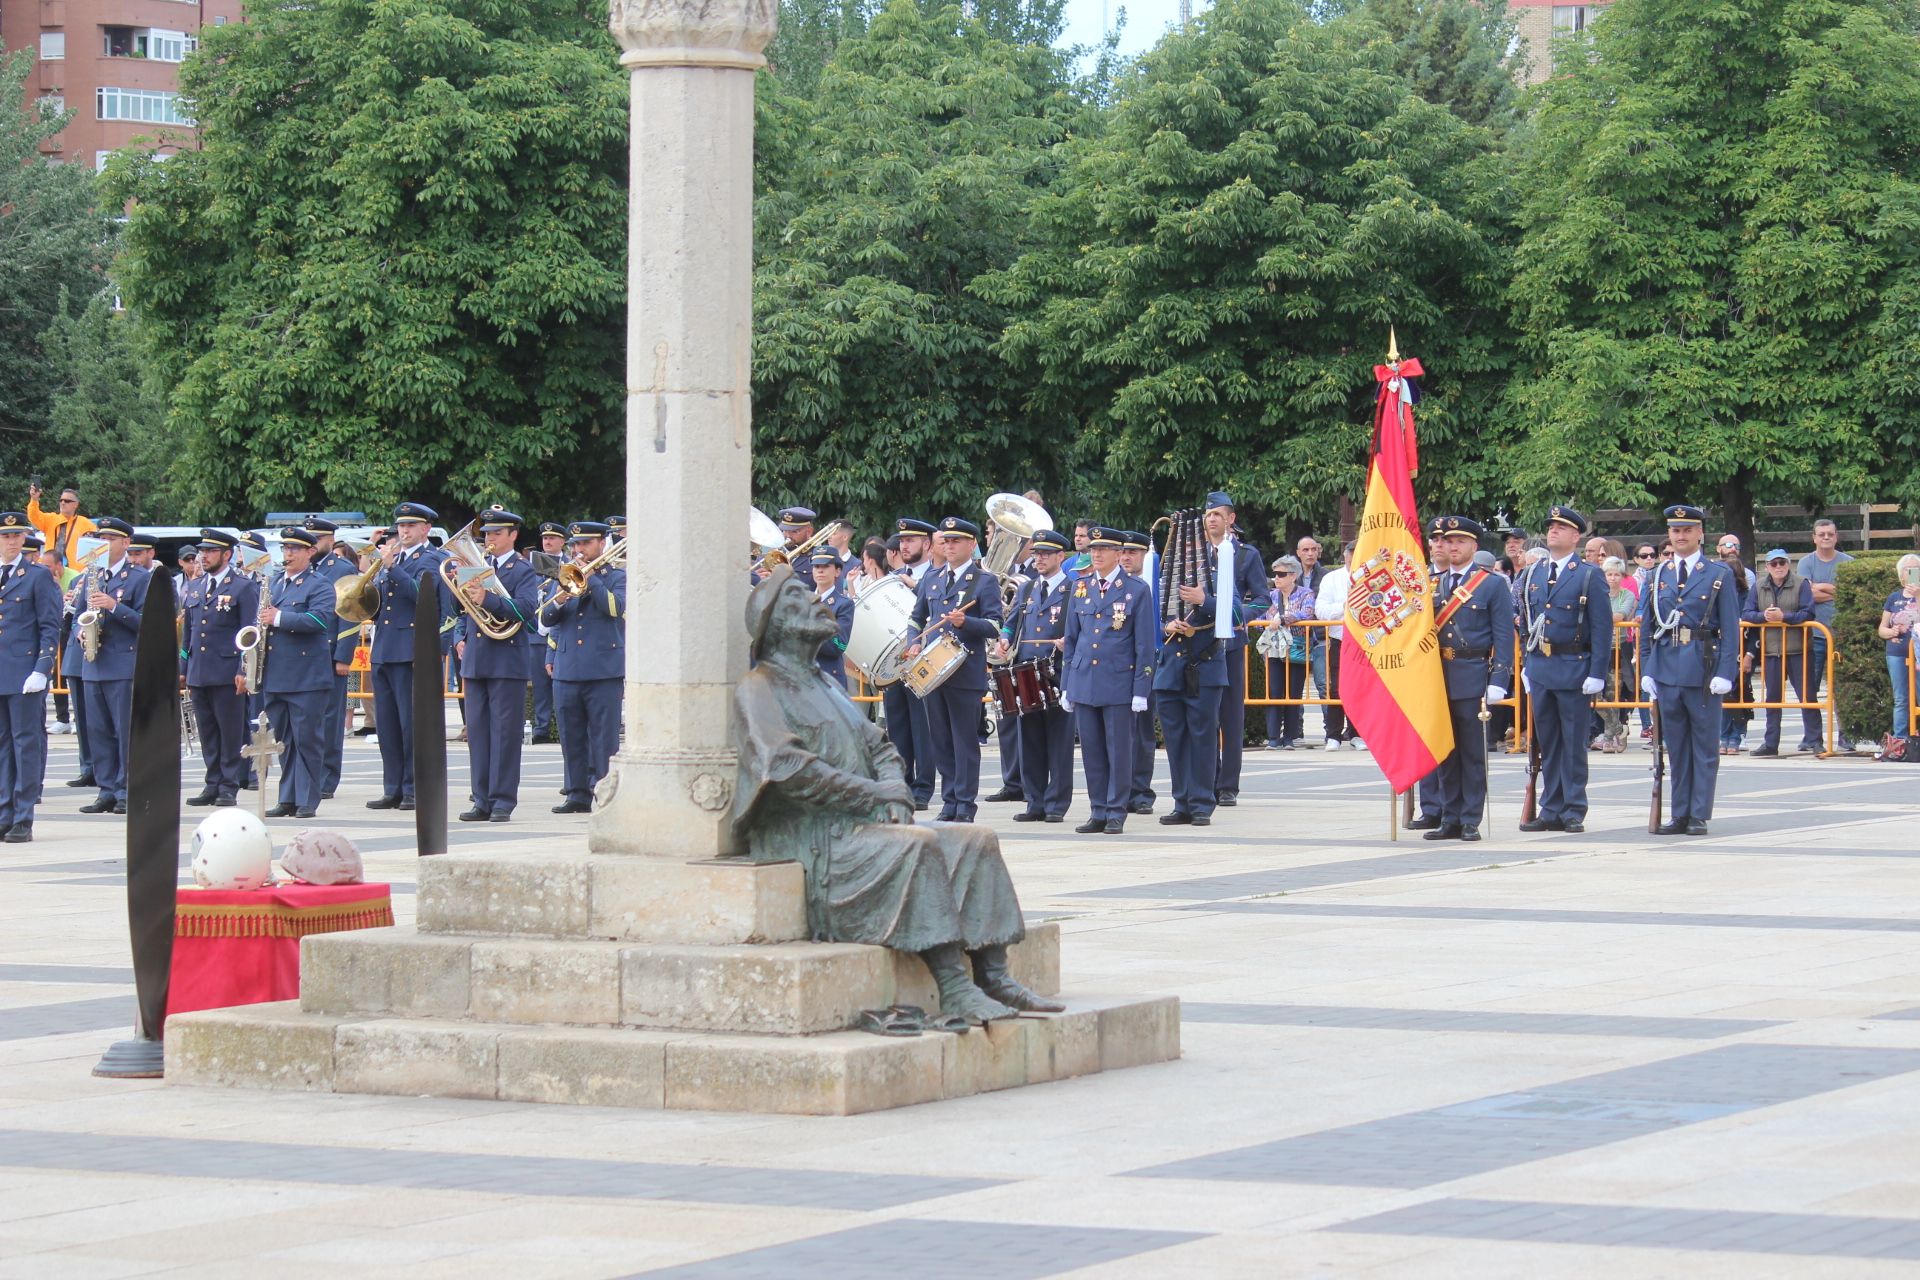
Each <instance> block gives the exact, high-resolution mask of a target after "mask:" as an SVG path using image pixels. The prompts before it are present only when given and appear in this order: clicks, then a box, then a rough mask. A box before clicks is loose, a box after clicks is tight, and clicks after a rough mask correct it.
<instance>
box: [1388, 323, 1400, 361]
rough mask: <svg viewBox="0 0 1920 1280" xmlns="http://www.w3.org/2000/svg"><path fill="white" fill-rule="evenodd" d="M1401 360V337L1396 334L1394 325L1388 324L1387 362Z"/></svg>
mask: <svg viewBox="0 0 1920 1280" xmlns="http://www.w3.org/2000/svg"><path fill="white" fill-rule="evenodd" d="M1399 362H1400V339H1399V338H1397V337H1395V336H1394V332H1393V326H1392V325H1388V326H1387V363H1388V364H1398V363H1399Z"/></svg>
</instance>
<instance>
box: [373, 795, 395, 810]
mask: <svg viewBox="0 0 1920 1280" xmlns="http://www.w3.org/2000/svg"><path fill="white" fill-rule="evenodd" d="M399 807H400V797H399V796H381V797H380V798H379V799H378V800H369V801H367V808H369V809H398V808H399Z"/></svg>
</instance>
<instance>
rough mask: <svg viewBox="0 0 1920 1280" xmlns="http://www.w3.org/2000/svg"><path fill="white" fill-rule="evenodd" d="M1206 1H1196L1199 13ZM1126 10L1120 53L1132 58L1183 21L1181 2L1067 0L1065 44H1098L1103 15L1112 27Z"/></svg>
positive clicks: (1194, 3)
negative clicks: (1121, 12) (1125, 23)
mask: <svg viewBox="0 0 1920 1280" xmlns="http://www.w3.org/2000/svg"><path fill="white" fill-rule="evenodd" d="M1206 6H1207V0H1193V11H1194V12H1195V13H1196V14H1197V13H1199V12H1201V11H1202V10H1203V9H1205V8H1206ZM1123 7H1124V8H1125V9H1126V11H1127V25H1126V29H1125V31H1124V32H1123V33H1122V35H1121V37H1120V52H1121V53H1122V54H1125V55H1129V56H1130V55H1132V54H1136V53H1141V52H1144V51H1145V50H1147V49H1150V48H1152V47H1153V44H1154V42H1155V41H1157V40H1159V38H1160V36H1161V35H1162V33H1164V32H1165V31H1166V29H1167V28H1168V27H1170V26H1172V25H1173V24H1174V23H1176V22H1178V21H1179V20H1180V0H1067V31H1066V35H1065V37H1064V41H1065V43H1067V44H1069V45H1075V44H1085V45H1091V44H1097V43H1099V40H1100V35H1101V26H1100V20H1101V14H1102V13H1103V12H1104V13H1105V14H1106V20H1107V22H1108V24H1109V25H1111V24H1112V23H1114V22H1117V21H1119V18H1120V10H1121V9H1122V8H1123Z"/></svg>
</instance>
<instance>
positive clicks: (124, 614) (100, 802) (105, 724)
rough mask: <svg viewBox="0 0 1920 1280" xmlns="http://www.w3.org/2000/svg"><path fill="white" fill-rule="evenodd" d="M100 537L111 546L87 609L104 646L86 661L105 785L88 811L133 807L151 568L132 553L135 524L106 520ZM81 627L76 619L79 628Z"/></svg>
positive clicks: (90, 715) (91, 580) (91, 579)
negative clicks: (131, 738) (136, 670)
mask: <svg viewBox="0 0 1920 1280" xmlns="http://www.w3.org/2000/svg"><path fill="white" fill-rule="evenodd" d="M95 536H97V537H99V538H100V539H102V540H103V541H104V542H105V543H106V544H107V549H106V550H105V551H104V552H102V553H101V555H100V559H99V560H98V561H97V562H96V563H98V564H99V565H100V566H102V567H101V569H100V571H99V572H96V573H91V574H89V575H88V578H87V581H86V585H85V587H84V590H85V592H86V594H85V595H84V596H83V597H82V599H83V600H84V601H85V605H84V607H85V608H86V609H90V610H93V611H95V612H96V613H97V614H98V616H99V621H100V649H99V652H98V653H96V654H95V655H94V659H93V661H91V662H83V663H82V668H83V669H82V671H81V675H82V676H83V677H84V678H85V680H86V690H87V731H88V733H89V734H90V736H91V739H92V743H91V747H92V750H91V752H90V754H91V757H92V760H93V776H94V779H95V781H96V783H97V785H98V786H99V788H100V794H99V796H98V798H96V799H95V800H94V802H93V803H92V804H89V805H82V806H81V808H80V812H82V813H125V812H126V811H127V736H128V730H129V727H130V726H129V723H128V722H129V720H130V719H131V718H132V716H133V652H134V647H135V642H136V641H137V640H138V639H139V637H140V610H141V609H143V608H145V607H146V603H147V580H148V578H149V577H150V576H151V575H150V574H148V573H147V572H146V571H145V570H142V569H138V568H135V567H134V565H133V564H132V562H131V561H130V560H129V559H128V556H127V546H128V541H129V539H131V538H132V537H133V526H132V525H130V524H128V523H127V522H126V521H125V520H122V519H120V518H119V517H118V516H105V517H103V518H102V519H101V521H100V525H99V527H98V529H96V530H95ZM74 629H75V630H76V631H78V630H79V629H80V628H79V626H78V624H77V623H76V625H75V628H74Z"/></svg>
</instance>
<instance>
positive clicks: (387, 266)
mask: <svg viewBox="0 0 1920 1280" xmlns="http://www.w3.org/2000/svg"><path fill="white" fill-rule="evenodd" d="M603 24H604V7H603V6H598V5H595V4H592V3H589V0H460V2H459V3H457V4H456V3H452V0H319V2H318V3H311V2H307V0H261V2H260V3H256V4H252V5H250V6H249V7H248V20H247V22H245V23H240V24H233V25H230V26H226V27H218V28H210V29H208V30H207V31H206V33H205V37H204V39H205V43H204V45H203V47H202V50H201V52H200V53H199V54H198V55H197V56H195V57H193V58H191V59H189V61H188V62H187V63H186V64H185V65H184V66H183V68H182V70H181V87H182V91H183V92H184V93H185V95H186V96H187V97H188V99H189V100H190V101H191V103H192V105H193V109H194V112H195V114H196V116H197V117H198V119H199V122H200V127H201V139H202V149H201V150H199V151H194V152H186V153H183V154H182V155H180V156H178V157H176V158H173V159H170V160H168V161H167V162H165V163H164V164H162V163H157V162H155V161H153V160H151V159H148V160H146V161H144V162H135V163H130V164H125V165H116V166H114V167H110V168H109V179H110V182H109V185H110V188H111V190H112V195H113V198H114V199H115V200H116V201H119V200H126V199H131V200H134V201H137V204H136V205H135V207H134V209H133V212H132V221H131V225H130V226H129V227H128V229H127V233H126V252H125V254H124V255H123V258H122V261H121V265H120V267H119V276H120V279H121V282H122V284H123V286H124V290H125V294H126V298H127V301H128V303H129V305H130V306H132V307H133V308H134V309H135V310H136V311H138V312H139V313H140V315H141V317H142V321H143V325H144V327H145V328H146V330H147V332H148V334H149V336H150V338H151V340H152V345H151V350H152V353H153V356H154V358H155V359H156V361H157V362H158V363H159V366H160V368H161V371H162V374H163V376H164V377H165V378H166V380H167V382H168V384H169V386H170V387H171V402H170V408H171V416H172V419H173V421H174V422H175V423H176V424H177V425H178V426H180V427H181V428H182V429H183V434H184V437H185V440H186V449H185V455H186V456H185V463H186V468H187V471H188V473H189V475H190V476H191V486H192V487H191V492H190V497H191V500H192V506H193V510H194V511H196V512H199V513H202V514H206V515H212V514H221V515H223V516H226V517H229V518H234V517H238V516H239V515H241V514H242V513H244V512H246V511H250V510H251V511H257V510H260V509H262V508H275V507H279V508H294V509H298V508H300V507H316V508H317V507H322V506H330V505H344V506H351V507H356V508H360V507H364V508H365V509H367V510H377V509H378V508H380V507H381V506H383V505H385V504H387V503H390V502H392V501H394V500H396V499H399V498H409V497H418V498H421V499H423V500H425V501H428V502H432V503H435V504H436V505H441V506H443V507H444V508H446V509H447V510H448V511H449V512H450V513H451V512H456V511H459V510H461V509H464V508H466V507H470V506H474V505H478V504H481V503H484V502H492V501H502V502H507V503H516V502H528V503H532V504H534V505H535V506H537V507H538V508H540V509H544V510H552V511H566V510H574V511H578V510H581V509H582V505H581V504H583V503H584V504H587V509H603V508H605V507H608V506H611V505H614V504H615V503H616V501H617V495H618V493H619V492H620V477H621V467H620V466H619V464H618V458H619V455H620V451H621V445H622V440H623V433H622V431H621V428H620V424H621V402H622V398H623V387H624V379H623V376H622V350H623V340H622V328H623V326H622V323H621V317H622V313H623V303H624V300H625V281H624V269H625V268H624V263H625V243H626V163H627V159H626V140H627V101H626V82H625V78H624V74H623V73H622V72H621V71H620V70H619V68H618V66H617V64H616V55H615V50H614V49H613V45H612V39H611V37H610V36H609V35H608V34H607V33H606V31H605V28H604V25H603Z"/></svg>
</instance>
